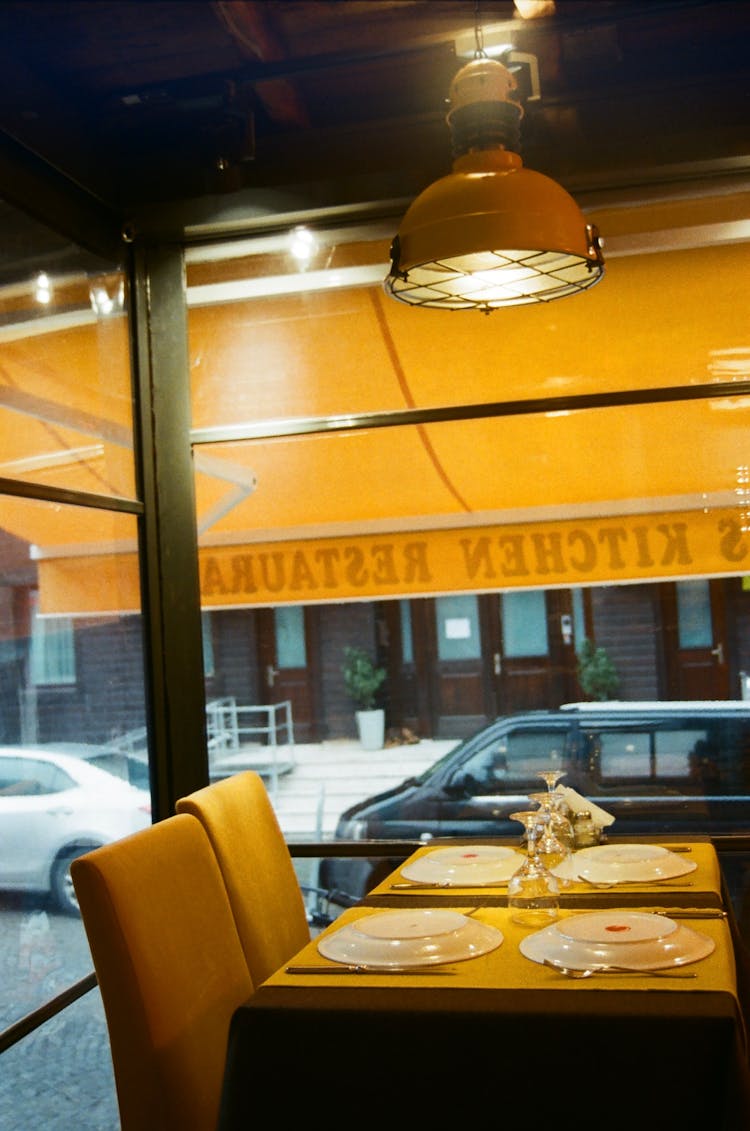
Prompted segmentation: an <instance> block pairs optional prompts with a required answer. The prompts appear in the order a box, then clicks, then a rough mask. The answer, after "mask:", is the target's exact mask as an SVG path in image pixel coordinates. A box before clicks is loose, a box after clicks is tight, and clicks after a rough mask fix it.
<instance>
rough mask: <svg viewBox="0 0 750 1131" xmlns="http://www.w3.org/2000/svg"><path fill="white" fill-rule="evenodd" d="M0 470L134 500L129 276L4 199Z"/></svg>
mask: <svg viewBox="0 0 750 1131" xmlns="http://www.w3.org/2000/svg"><path fill="white" fill-rule="evenodd" d="M0 212H2V213H3V221H4V223H3V231H4V232H6V231H13V232H14V236H15V245H14V247H13V248H12V249H7V248H5V247H4V248H3V249H2V251H1V252H0V255H1V256H2V263H0V368H1V369H2V374H3V388H4V390H5V393H4V396H3V398H2V402H1V403H0V453H2V454H0V477H5V478H8V479H19V480H25V481H29V482H34V483H45V484H49V485H50V486H54V487H65V488H69V489H71V490H77V491H89V492H93V493H95V494H100V495H113V496H116V495H120V496H124V497H130V498H132V497H133V495H134V491H135V478H134V473H133V398H132V392H131V367H130V344H129V331H128V322H127V295H126V290H125V276H124V274H123V271H122V267H121V265H120V264H118V263H108V262H105V261H103V260H101V259H99V258H97V257H96V256H93V255H92V254H91V253H89V252H86V251H83V250H82V249H81V248H79V247H77V246H76V245H74V244H71V243H69V242H68V241H66V240H65V239H63V238H62V237H60V236H58V235H56V234H55V233H53V232H50V231H49V230H48V229H46V228H43V227H42V226H41V225H39V224H37V223H36V222H34V221H32V220H30V219H28V218H27V217H24V216H22V215H21V214H20V213H18V212H16V211H14V210H13V209H11V208H10V206H9V205H7V204H4V203H3V202H2V201H0Z"/></svg>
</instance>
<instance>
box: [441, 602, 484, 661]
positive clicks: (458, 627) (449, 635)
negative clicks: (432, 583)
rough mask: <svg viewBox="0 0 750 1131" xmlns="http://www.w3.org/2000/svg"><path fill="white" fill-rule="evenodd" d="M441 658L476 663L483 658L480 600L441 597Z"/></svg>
mask: <svg viewBox="0 0 750 1131" xmlns="http://www.w3.org/2000/svg"><path fill="white" fill-rule="evenodd" d="M435 610H436V618H437V626H438V659H440V660H474V659H476V658H477V657H478V656H480V655H481V643H480V640H479V609H478V605H477V599H476V597H473V596H471V597H467V596H454V597H438V598H437V600H436V602H435Z"/></svg>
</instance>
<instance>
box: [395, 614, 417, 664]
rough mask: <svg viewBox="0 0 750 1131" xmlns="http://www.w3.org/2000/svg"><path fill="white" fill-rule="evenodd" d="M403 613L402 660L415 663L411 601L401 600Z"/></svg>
mask: <svg viewBox="0 0 750 1131" xmlns="http://www.w3.org/2000/svg"><path fill="white" fill-rule="evenodd" d="M398 607H399V612H400V614H401V661H402V663H404V664H413V663H414V638H413V636H412V629H411V603H410V602H409V601H399V603H398Z"/></svg>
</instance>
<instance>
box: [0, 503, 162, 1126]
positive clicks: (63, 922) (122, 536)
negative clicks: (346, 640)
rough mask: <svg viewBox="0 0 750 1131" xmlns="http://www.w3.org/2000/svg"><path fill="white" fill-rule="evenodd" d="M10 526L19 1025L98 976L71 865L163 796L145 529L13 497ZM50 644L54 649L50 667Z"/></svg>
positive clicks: (4, 872) (10, 751)
mask: <svg viewBox="0 0 750 1131" xmlns="http://www.w3.org/2000/svg"><path fill="white" fill-rule="evenodd" d="M0 516H1V517H0V524H1V525H0V912H1V913H2V919H3V923H4V925H5V924H6V923H7V926H8V931H7V939H8V940H9V945H10V948H11V949H10V952H9V953H11V952H12V954H13V958H14V974H13V976H12V977H10V976H9V977H7V978H4V979H3V980H2V989H0V998H1V999H2V1000H0V1012H2V1014H3V1017H4V1018H5V1021H6V1023H7V1024H10V1023H11V1022H12V1021H14V1020H16V1019H17V1018H18V1017H20V1016H21V1015H23V1014H24V1013H26V1012H28V1011H29V1010H32V1009H34V1008H35V1007H37V1006H39V1005H41V1004H42V1003H43V1002H44V1001H45V1000H46V999H47V998H49V997H51V996H53V995H54V994H55V993H58V992H60V991H61V990H62V989H63V988H64V987H65V986H66V985H67V984H68V983H69V982H72V981H74V980H75V979H77V978H79V977H82V976H83V974H85V973H87V972H88V971H89V970H90V968H91V960H90V955H89V951H88V945H87V943H86V939H85V935H84V932H83V927H82V924H81V921H80V918H79V917H78V914H77V906H76V904H75V899H74V893H73V890H72V885H71V883H70V878H69V865H70V861H71V859H72V858H73V857H74V856H76V855H80V854H81V852H83V851H86V850H87V849H88V848H90V847H93V846H94V845H96V844H104V843H107V842H109V841H112V840H116V839H118V838H119V837H122V836H125V835H127V834H129V833H131V832H134V831H135V830H136V829H139V828H144V827H146V826H147V825H149V824H150V823H151V794H150V787H149V769H148V754H147V749H146V710H145V679H144V658H143V640H142V623H141V604H140V592H139V580H138V569H137V560H136V555H135V553H134V548H135V545H136V534H137V531H136V520H135V518H133V517H132V516H129V515H123V514H118V513H115V512H107V511H101V510H95V509H92V508H88V507H85V508H84V507H80V508H79V507H72V506H63V505H60V504H58V503H44V502H38V501H35V500H29V499H19V498H10V497H7V496H3V498H2V500H0ZM84 530H85V543H86V549H87V552H85V553H83V552H82V550H83V546H82V536H83V532H84ZM40 640H44V641H45V645H47V644H49V642H50V641H55V646H54V648H51V649H49V651H48V653H47V654H46V666H45V665H42V661H41V660H40V659H39V655H40V653H39V652H38V651H37V650H36V649H37V646H38V642H39V641H40ZM42 672H43V673H44V674H45V678H43V679H42V678H39V677H40V673H42ZM10 940H13V941H12V944H11V943H10ZM53 1059H54V1058H53ZM3 1063H4V1065H5V1058H4V1062H3ZM10 1125H14V1124H13V1123H12V1122H11V1124H10Z"/></svg>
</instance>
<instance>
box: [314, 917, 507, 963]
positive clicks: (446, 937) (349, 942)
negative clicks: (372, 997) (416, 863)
mask: <svg viewBox="0 0 750 1131" xmlns="http://www.w3.org/2000/svg"><path fill="white" fill-rule="evenodd" d="M502 941H503V935H502V933H501V932H500V931H498V930H497V929H496V928H495V927H490V926H489V925H488V924H487V923H480V922H478V921H477V920H475V919H471V918H469V917H468V916H466V915H461V914H460V912H458V911H441V910H440V909H438V908H424V909H422V908H414V909H411V910H407V911H380V912H376V913H374V914H373V915H366V916H364V917H363V918H361V919H357V920H356V921H355V922H353V923H348V924H347V925H346V926H344V927H340V928H339V929H338V930H336V931H332V932H331V934H329V935H322V936H321V937H320V939H319V940H318V951H319V953H320V954H322V955H323V957H324V958H330V959H331V960H332V961H333V962H347V963H354V964H355V965H356V966H371V967H374V968H375V967H376V968H378V969H383V968H386V969H387V968H388V967H399V968H400V967H404V966H432V965H436V964H438V963H442V962H463V961H465V960H466V959H468V958H476V957H478V956H479V955H480V954H488V953H489V951H491V950H495V949H496V948H497V947H499V946H500V944H501V943H502Z"/></svg>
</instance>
